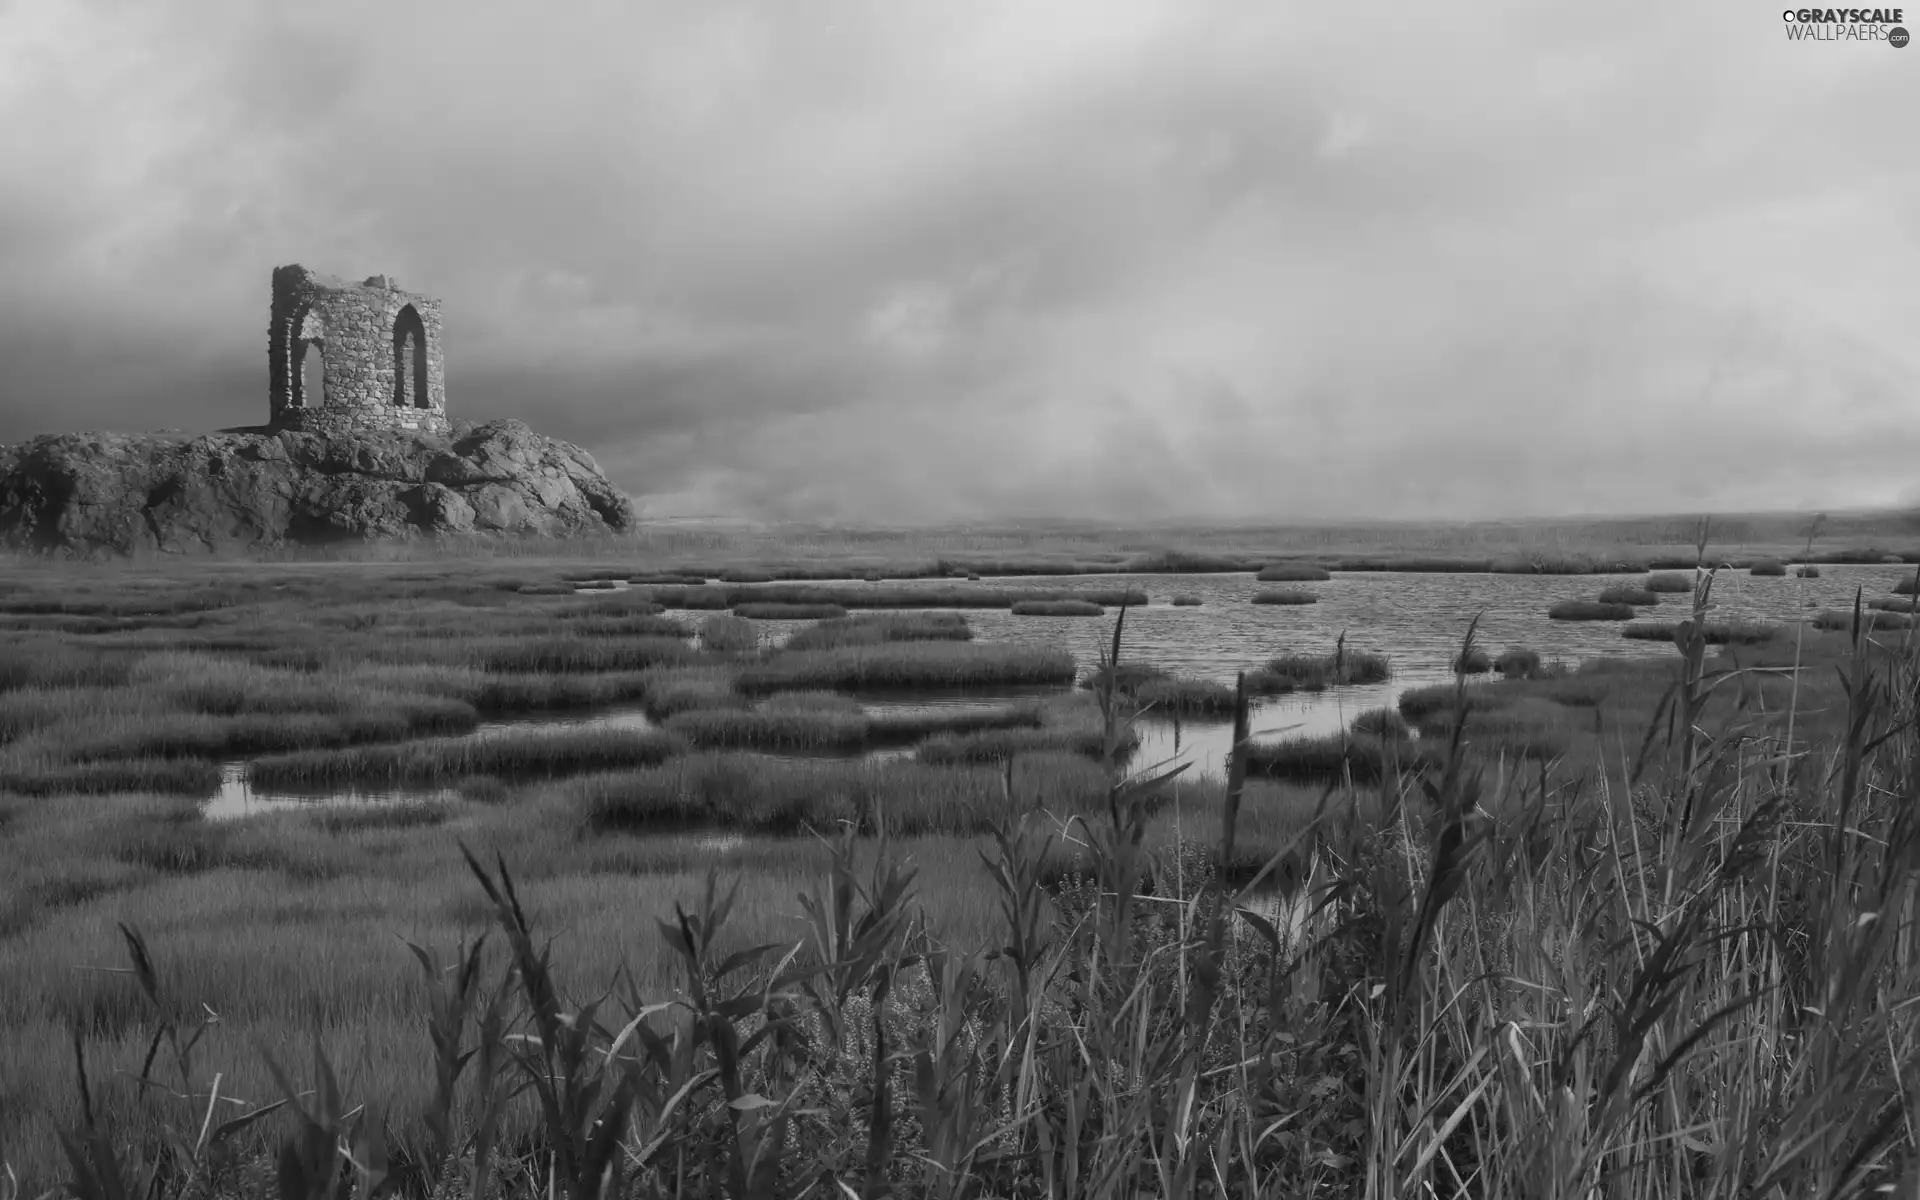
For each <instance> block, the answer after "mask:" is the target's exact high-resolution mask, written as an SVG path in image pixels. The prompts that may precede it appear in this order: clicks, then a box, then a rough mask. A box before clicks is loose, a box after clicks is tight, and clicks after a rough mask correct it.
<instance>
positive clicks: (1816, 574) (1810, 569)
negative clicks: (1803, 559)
mask: <svg viewBox="0 0 1920 1200" xmlns="http://www.w3.org/2000/svg"><path fill="white" fill-rule="evenodd" d="M1793 574H1794V577H1795V578H1796V579H1818V578H1820V568H1819V567H1818V566H1816V565H1814V564H1813V563H1801V564H1800V565H1799V566H1797V567H1795V568H1794V569H1793Z"/></svg>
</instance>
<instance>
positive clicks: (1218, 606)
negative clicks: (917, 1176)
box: [204, 565, 1913, 819]
mask: <svg viewBox="0 0 1920 1200" xmlns="http://www.w3.org/2000/svg"><path fill="white" fill-rule="evenodd" d="M1821 571H1822V575H1821V578H1819V579H1797V578H1794V577H1792V576H1787V577H1785V578H1781V577H1766V576H1759V577H1756V576H1750V575H1748V574H1746V573H1745V572H1723V573H1722V574H1721V575H1720V576H1719V578H1718V580H1717V581H1716V583H1715V586H1714V598H1715V601H1716V609H1715V612H1714V613H1713V619H1715V620H1759V621H1773V622H1781V623H1790V622H1793V621H1796V620H1799V619H1802V618H1803V617H1804V616H1805V615H1806V614H1807V613H1809V612H1810V611H1811V610H1813V609H1818V608H1846V607H1850V606H1851V605H1852V603H1853V596H1854V590H1855V588H1860V589H1862V590H1863V591H1864V593H1865V595H1866V596H1867V597H1868V598H1873V597H1877V596H1883V595H1886V594H1887V593H1888V592H1889V591H1890V590H1891V589H1892V588H1893V586H1894V584H1895V583H1896V582H1898V581H1899V580H1901V579H1903V578H1911V577H1912V574H1913V568H1912V567H1906V568H1902V567H1898V566H1892V565H1887V566H1827V567H1822V568H1821ZM1643 578H1644V576H1643V575H1641V574H1639V573H1635V574H1632V575H1617V576H1594V575H1577V576H1564V575H1562V576H1552V575H1491V574H1475V575H1466V574H1433V573H1413V572H1353V573H1347V574H1340V575H1336V576H1335V577H1334V578H1333V579H1331V580H1327V581H1323V582H1319V583H1308V584H1284V585H1280V584H1263V583H1259V582H1257V581H1255V580H1254V578H1253V577H1252V576H1251V575H1248V574H1236V575H1098V576H1048V577H1032V578H1019V579H993V580H985V581H982V582H981V583H979V584H974V585H967V584H960V583H955V584H953V586H977V587H983V588H995V589H999V588H1047V589H1062V590H1065V589H1087V590H1092V589H1096V588H1097V589H1117V588H1122V587H1131V588H1138V589H1141V590H1144V591H1145V592H1146V593H1147V595H1148V597H1149V600H1150V603H1149V604H1148V605H1146V606H1145V607H1143V608H1133V609H1128V610H1127V622H1126V628H1125V632H1124V638H1123V641H1122V647H1121V659H1122V661H1132V662H1144V663H1150V664H1152V665H1154V666H1156V667H1160V668H1163V669H1165V670H1167V671H1170V672H1172V673H1174V674H1177V675H1186V676H1194V677H1199V678H1207V679H1215V680H1219V681H1220V682H1223V683H1227V684H1231V683H1232V682H1233V678H1234V674H1235V672H1237V671H1240V670H1244V669H1249V668H1252V667H1254V666H1257V665H1259V664H1260V663H1261V662H1264V661H1265V660H1267V659H1268V658H1271V657H1273V656H1275V655H1278V654H1285V653H1290V652H1298V653H1313V654H1325V653H1330V652H1331V651H1332V649H1333V645H1334V641H1335V639H1336V638H1338V637H1339V636H1340V635H1341V634H1342V633H1344V634H1345V635H1346V638H1347V645H1348V647H1349V648H1350V649H1353V650H1364V651H1371V652H1374V653H1379V654H1385V655H1386V656H1387V657H1388V658H1389V659H1390V660H1391V662H1392V664H1393V678H1392V680H1391V681H1389V682H1387V683H1381V684H1367V685H1359V686H1352V687H1342V688H1332V689H1329V690H1327V691H1325V692H1319V693H1295V694H1292V695H1287V696H1280V697H1274V698H1270V699H1265V700H1262V701H1260V702H1259V703H1258V704H1257V705H1256V706H1255V709H1254V712H1253V728H1252V732H1253V736H1254V738H1255V739H1256V740H1267V739H1273V738H1284V737H1289V736H1310V735H1315V734H1325V733H1334V732H1338V731H1339V730H1341V729H1343V728H1345V727H1346V726H1347V724H1348V723H1349V722H1350V721H1352V719H1353V718H1354V717H1355V716H1356V715H1358V714H1359V713H1361V712H1364V711H1366V710H1368V709H1371V708H1381V707H1388V706H1391V705H1393V704H1394V702H1395V701H1396V700H1397V699H1398V698H1399V695H1400V693H1401V692H1402V691H1404V690H1406V689H1407V688H1410V687H1419V686H1422V685H1425V684H1431V683H1443V682H1446V681H1447V680H1449V679H1451V678H1452V676H1451V673H1450V671H1449V666H1448V664H1449V663H1450V662H1451V661H1452V659H1453V656H1454V655H1455V654H1457V653H1458V652H1459V648H1460V639H1461V637H1462V636H1463V635H1464V634H1465V632H1466V629H1467V625H1468V623H1469V622H1470V621H1472V620H1473V618H1474V617H1475V615H1476V614H1478V615H1479V617H1480V624H1479V628H1478V633H1477V635H1476V636H1477V641H1478V644H1479V645H1481V646H1482V647H1484V648H1486V649H1487V650H1488V651H1489V652H1490V653H1495V654H1497V653H1498V652H1499V651H1500V650H1501V649H1502V648H1504V647H1507V646H1516V645H1517V646H1527V647H1530V648H1532V649H1533V650H1535V651H1537V652H1539V654H1540V655H1541V656H1542V657H1543V658H1546V659H1549V660H1551V659H1556V658H1557V659H1560V660H1563V661H1565V662H1567V663H1569V664H1577V663H1579V662H1581V661H1584V660H1586V659H1589V658H1593V657H1597V656H1601V655H1618V656H1633V657H1648V656H1651V657H1666V656H1669V655H1672V654H1673V652H1674V651H1673V647H1672V646H1671V645H1670V644H1669V643H1665V642H1646V641H1634V640H1629V639H1626V638H1623V637H1621V636H1620V623H1619V622H1614V621H1592V622H1588V621H1554V620H1550V619H1548V617H1547V615H1546V613H1547V609H1548V607H1549V606H1550V605H1552V604H1554V603H1555V602H1557V601H1560V600H1573V599H1591V598H1593V597H1594V596H1596V595H1598V594H1599V592H1600V590H1601V589H1602V588H1605V587H1608V586H1611V585H1614V584H1631V583H1637V582H1639V581H1640V580H1641V579H1643ZM943 582H948V581H943ZM833 586H835V587H836V588H838V587H847V586H854V587H857V586H862V585H858V584H852V585H848V584H835V585H833ZM875 586H881V585H875ZM896 586H897V585H896ZM1270 587H1289V588H1305V589H1306V590H1309V591H1312V592H1314V593H1315V594H1317V595H1318V596H1319V597H1320V600H1319V602H1318V603H1316V604H1311V605H1299V606H1279V605H1257V604H1253V603H1250V601H1251V598H1252V597H1253V595H1254V594H1255V593H1256V592H1259V591H1262V590H1265V589H1267V588H1270ZM1175 596H1191V597H1196V598H1198V599H1199V600H1200V601H1201V603H1200V604H1199V605H1198V606H1192V607H1188V606H1178V607H1177V606H1174V605H1173V604H1172V603H1171V601H1172V599H1173V597H1175ZM1662 599H1663V603H1662V604H1660V605H1657V606H1655V607H1653V608H1650V609H1643V610H1641V613H1640V618H1641V619H1656V620H1674V619H1677V618H1678V617H1680V616H1681V615H1682V613H1683V611H1684V609H1685V606H1686V604H1687V601H1688V598H1687V597H1685V596H1665V597H1663V598H1662ZM885 611H900V610H885ZM965 613H966V616H967V619H968V621H969V623H970V624H971V625H972V626H973V629H974V636H975V638H976V639H977V640H979V641H983V642H1011V643H1031V644H1041V645H1053V646H1060V647H1062V648H1065V649H1067V650H1070V651H1071V652H1072V653H1073V655H1074V656H1075V658H1076V659H1078V660H1079V662H1080V666H1081V671H1082V673H1083V674H1084V673H1085V672H1086V671H1088V670H1090V669H1091V668H1092V667H1093V666H1094V665H1095V664H1096V663H1098V661H1099V658H1100V653H1101V650H1102V648H1103V647H1104V646H1105V645H1106V644H1107V643H1108V642H1109V641H1110V639H1111V638H1112V634H1113V614H1112V613H1111V612H1109V613H1108V614H1106V615H1104V616H1099V617H1016V616H1014V615H1012V614H1011V613H1009V612H1007V611H1006V610H1004V609H967V610H965ZM673 615H678V616H682V617H684V618H686V619H687V621H688V623H689V624H698V622H699V620H700V619H701V618H703V617H705V616H708V615H711V614H708V613H703V612H685V613H676V614H673ZM803 624H805V622H792V623H788V622H775V621H769V622H763V627H765V628H767V629H769V630H770V632H771V637H772V640H773V642H774V644H776V645H777V644H778V643H779V642H781V641H783V640H784V639H785V637H786V636H788V634H789V633H790V632H791V629H797V628H799V627H800V626H801V625H803ZM1068 690H1070V689H1068V688H1065V687H1043V688H1006V687H993V688H982V689H969V690H964V691H959V690H942V691H914V692H888V693H884V694H880V693H874V694H863V695H861V696H860V697H859V700H860V702H861V705H862V707H863V708H865V709H866V710H867V711H868V712H871V713H880V712H905V711H921V710H925V709H927V708H932V707H954V706H965V707H978V706H980V705H983V704H998V703H1005V702H1009V701H1017V700H1031V699H1034V698H1038V697H1043V696H1047V695H1057V694H1060V693H1062V692H1065V691H1068ZM535 727H538V728H552V727H575V728H606V729H636V730H637V729H650V728H652V727H653V723H652V722H651V721H650V720H649V719H648V718H647V716H646V714H645V713H644V712H642V711H641V710H640V708H639V707H638V706H636V705H620V706H614V707H608V708H605V709H601V710H597V711H587V712H577V713H568V714H563V715H555V714H542V715H539V716H530V717H525V718H516V719H513V720H505V721H490V722H486V723H484V724H482V725H481V726H480V727H479V728H478V729H476V730H475V731H474V732H473V733H472V734H470V735H468V736H471V737H489V736H497V735H498V734H500V733H501V732H503V731H510V730H522V729H528V728H535ZM1139 732H1140V735H1141V746H1140V749H1139V751H1138V752H1137V753H1136V754H1135V756H1134V758H1133V760H1132V761H1133V764H1134V765H1135V766H1150V765H1154V764H1158V763H1161V762H1168V761H1178V762H1183V763H1187V764H1190V765H1189V767H1188V775H1189V776H1193V777H1213V778H1218V777H1220V776H1222V775H1224V773H1225V763H1226V756H1227V751H1228V749H1229V748H1230V746H1231V744H1232V725H1231V723H1230V722H1227V721H1195V720H1190V719H1189V720H1183V721H1179V722H1175V721H1171V720H1164V719H1151V718H1150V719H1146V720H1143V721H1141V722H1140V724H1139ZM911 754H912V750H911V749H910V748H890V749H885V750H875V751H868V752H867V753H866V754H865V755H864V756H863V757H866V758H869V759H879V758H887V757H906V756H910V755H911ZM222 777H223V779H222V784H221V787H220V790H219V792H218V793H217V794H216V795H215V796H214V797H213V798H211V799H210V800H209V801H208V802H207V804H206V807H205V809H204V812H205V814H206V816H207V817H209V818H211V819H226V818H232V817H241V816H248V815H252V814H256V813H264V812H271V811H275V810H283V809H304V808H311V807H312V806H314V805H316V804H383V803H400V802H421V801H427V802H439V801H451V800H455V799H457V798H458V793H457V792H455V791H453V790H451V789H431V790H405V791H398V790H340V789H329V790H327V791H323V792H314V793H307V794H303V793H297V792H286V791H273V792H264V791H256V790H255V789H253V788H252V786H251V785H250V784H249V783H248V781H247V767H246V764H245V763H239V762H235V763H228V764H226V766H225V767H224V768H223V771H222Z"/></svg>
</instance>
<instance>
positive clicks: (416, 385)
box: [267, 264, 449, 434]
mask: <svg viewBox="0 0 1920 1200" xmlns="http://www.w3.org/2000/svg"><path fill="white" fill-rule="evenodd" d="M440 328H441V325H440V301H438V300H436V299H434V298H433V297H431V296H423V295H420V294H418V293H415V292H406V291H402V290H401V289H400V287H399V285H398V284H397V283H396V282H395V281H394V280H392V279H390V278H388V277H387V276H385V275H374V276H371V277H369V278H368V279H366V280H365V281H364V282H361V283H349V282H347V281H346V280H344V279H337V278H335V277H333V276H331V275H321V274H319V273H317V272H314V271H310V270H308V269H307V268H305V267H303V266H300V265H298V264H294V265H291V266H285V267H277V268H275V269H274V272H273V315H272V324H271V328H270V329H269V331H268V338H267V368H268V375H269V380H270V388H269V395H270V403H269V412H268V423H269V424H270V425H271V426H273V427H275V428H279V429H299V430H304V431H307V432H311V433H324V434H351V433H375V432H393V433H397V432H401V431H416V430H417V431H420V432H425V433H441V434H444V433H446V432H447V431H448V429H449V425H448V422H447V386H446V364H445V360H444V358H443V357H442V354H441V349H440Z"/></svg>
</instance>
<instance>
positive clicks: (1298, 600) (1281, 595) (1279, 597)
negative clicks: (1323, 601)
mask: <svg viewBox="0 0 1920 1200" xmlns="http://www.w3.org/2000/svg"><path fill="white" fill-rule="evenodd" d="M1253 603H1255V604H1318V603H1320V597H1318V596H1316V595H1314V594H1313V593H1312V592H1303V591H1299V590H1296V589H1292V588H1269V589H1268V590H1266V591H1261V592H1255V593H1254V594H1253Z"/></svg>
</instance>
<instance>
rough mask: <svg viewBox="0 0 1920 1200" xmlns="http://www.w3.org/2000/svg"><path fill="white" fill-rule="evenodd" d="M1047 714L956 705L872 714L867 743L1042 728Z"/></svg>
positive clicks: (1022, 707) (1035, 709)
mask: <svg viewBox="0 0 1920 1200" xmlns="http://www.w3.org/2000/svg"><path fill="white" fill-rule="evenodd" d="M1045 724H1046V719H1045V716H1044V714H1043V713H1042V712H1041V710H1040V707H1039V706H1038V705H1033V704H983V705H979V706H961V705H953V706H950V707H942V708H935V709H926V710H922V711H918V712H886V711H881V712H869V713H868V714H867V742H868V744H869V745H873V746H906V745H912V744H914V743H916V742H919V741H921V740H923V739H925V738H930V737H935V736H938V735H940V734H969V733H977V732H979V731H981V730H988V729H1039V728H1041V727H1043V726H1044V725H1045Z"/></svg>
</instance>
